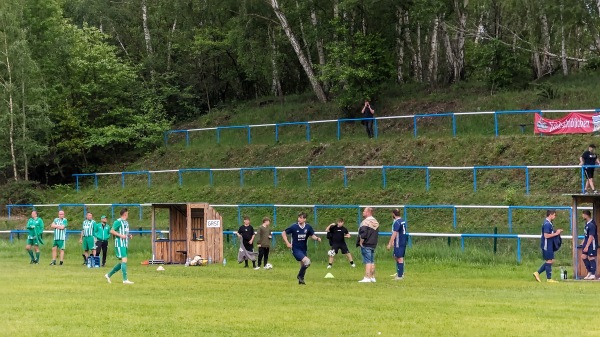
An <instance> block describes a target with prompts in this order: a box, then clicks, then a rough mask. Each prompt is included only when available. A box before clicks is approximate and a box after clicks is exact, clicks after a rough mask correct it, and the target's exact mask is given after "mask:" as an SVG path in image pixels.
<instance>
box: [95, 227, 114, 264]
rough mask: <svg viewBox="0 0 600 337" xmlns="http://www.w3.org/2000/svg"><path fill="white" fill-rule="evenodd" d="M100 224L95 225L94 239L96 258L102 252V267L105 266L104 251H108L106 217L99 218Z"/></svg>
mask: <svg viewBox="0 0 600 337" xmlns="http://www.w3.org/2000/svg"><path fill="white" fill-rule="evenodd" d="M100 221H101V223H99V224H98V223H97V224H96V228H94V236H95V237H96V256H100V251H102V267H104V265H105V264H106V251H107V250H108V239H109V238H110V230H111V228H110V225H108V224H107V223H106V215H103V216H102V217H101V218H100Z"/></svg>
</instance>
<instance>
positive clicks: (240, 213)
mask: <svg viewBox="0 0 600 337" xmlns="http://www.w3.org/2000/svg"><path fill="white" fill-rule="evenodd" d="M237 216H238V225H241V224H242V209H241V207H240V205H238V207H237Z"/></svg>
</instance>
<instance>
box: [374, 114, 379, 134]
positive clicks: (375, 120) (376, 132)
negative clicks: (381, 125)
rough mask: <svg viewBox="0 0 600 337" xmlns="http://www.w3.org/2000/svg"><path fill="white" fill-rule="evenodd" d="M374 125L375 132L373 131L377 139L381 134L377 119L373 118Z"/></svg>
mask: <svg viewBox="0 0 600 337" xmlns="http://www.w3.org/2000/svg"><path fill="white" fill-rule="evenodd" d="M373 124H375V130H373V131H374V132H375V139H377V135H378V134H379V132H378V131H377V129H378V127H377V118H373Z"/></svg>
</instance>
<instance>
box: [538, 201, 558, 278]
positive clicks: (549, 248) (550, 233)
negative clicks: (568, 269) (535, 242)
mask: <svg viewBox="0 0 600 337" xmlns="http://www.w3.org/2000/svg"><path fill="white" fill-rule="evenodd" d="M554 218H556V211H555V210H553V209H549V210H547V211H546V220H545V221H544V224H543V225H542V236H541V238H540V248H542V257H543V258H544V263H543V264H542V266H541V267H540V269H538V271H536V272H534V273H533V277H535V280H536V281H538V282H542V281H541V280H540V274H541V273H542V272H543V271H544V270H545V271H546V282H549V283H556V282H557V281H555V280H553V279H552V263H554V240H555V237H557V236H559V235H560V233H562V229H557V230H556V232H555V231H554V226H553V225H552V220H554Z"/></svg>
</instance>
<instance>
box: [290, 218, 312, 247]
mask: <svg viewBox="0 0 600 337" xmlns="http://www.w3.org/2000/svg"><path fill="white" fill-rule="evenodd" d="M285 233H286V234H288V235H289V234H292V249H294V250H301V251H304V252H305V251H306V250H307V249H308V247H307V245H306V240H308V238H309V237H311V236H313V235H315V231H314V230H313V228H312V227H311V226H310V225H309V224H307V223H305V224H304V227H300V225H299V224H298V223H295V224H292V225H291V226H290V227H288V228H286V230H285Z"/></svg>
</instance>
